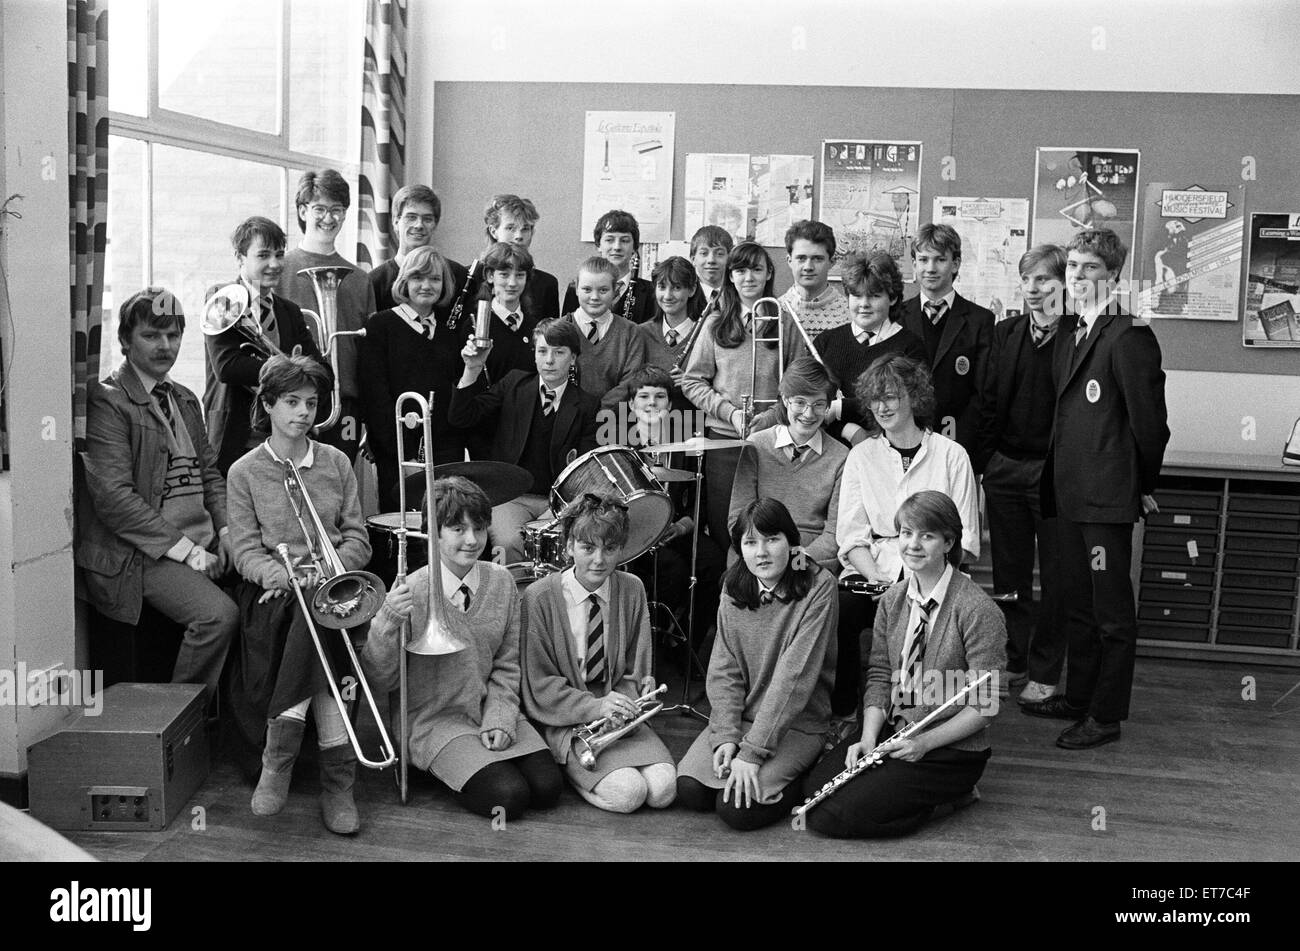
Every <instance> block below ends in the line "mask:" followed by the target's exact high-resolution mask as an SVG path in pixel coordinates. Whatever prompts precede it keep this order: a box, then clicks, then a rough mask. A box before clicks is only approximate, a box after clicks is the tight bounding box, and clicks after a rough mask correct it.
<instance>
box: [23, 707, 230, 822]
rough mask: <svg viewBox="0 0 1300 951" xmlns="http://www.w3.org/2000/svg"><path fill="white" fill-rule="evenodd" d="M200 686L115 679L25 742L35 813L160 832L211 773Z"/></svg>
mask: <svg viewBox="0 0 1300 951" xmlns="http://www.w3.org/2000/svg"><path fill="white" fill-rule="evenodd" d="M203 691H204V688H203V685H202V684H131V683H120V684H114V685H113V686H112V687H109V688H108V689H107V690H105V691H104V693H103V697H102V701H103V705H102V707H101V708H100V711H101V712H100V714H99V716H87V715H86V714H85V713H84V712H83V713H81V714H80V715H79V716H78V717H77V718H76V719H75V720H73V721H72V722H71V723H69V724H68V725H67V726H65V727H64V728H63V729H61V730H59V732H57V733H55V734H53V735H51V736H48V737H46V738H45V739H43V740H40V741H38V742H36V743H33V744H32V745H31V746H29V747H28V748H27V788H28V799H29V801H30V804H31V814H32V817H33V818H35V819H39V820H40V821H41V822H44V823H45V824H46V825H48V826H50V827H51V828H54V829H71V830H82V831H91V832H159V831H161V830H163V829H165V828H167V825H168V824H169V823H170V822H171V821H172V819H174V818H175V817H176V814H177V813H178V812H180V810H181V807H183V806H184V805H185V803H186V802H188V801H189V798H190V797H191V796H193V795H194V792H195V790H197V789H198V788H199V786H200V785H202V783H203V781H204V780H205V779H206V778H207V775H208V768H209V760H208V737H207V731H206V730H205V729H204V723H203Z"/></svg>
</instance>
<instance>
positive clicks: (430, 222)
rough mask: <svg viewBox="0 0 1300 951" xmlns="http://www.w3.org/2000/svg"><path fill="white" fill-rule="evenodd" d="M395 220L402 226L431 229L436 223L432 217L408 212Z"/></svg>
mask: <svg viewBox="0 0 1300 951" xmlns="http://www.w3.org/2000/svg"><path fill="white" fill-rule="evenodd" d="M397 220H398V221H400V222H401V223H402V224H404V225H413V224H422V225H424V226H425V227H426V228H432V227H433V226H434V225H436V224H437V223H438V219H437V218H435V217H433V215H417V214H414V213H413V212H409V211H408V212H406V214H404V215H402V217H400V218H398V219H397Z"/></svg>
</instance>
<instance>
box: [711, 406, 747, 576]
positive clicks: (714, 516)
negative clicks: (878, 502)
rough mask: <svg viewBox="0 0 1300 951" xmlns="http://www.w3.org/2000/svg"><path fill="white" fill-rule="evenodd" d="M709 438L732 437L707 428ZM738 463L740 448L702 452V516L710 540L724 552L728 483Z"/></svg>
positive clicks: (728, 545)
mask: <svg viewBox="0 0 1300 951" xmlns="http://www.w3.org/2000/svg"><path fill="white" fill-rule="evenodd" d="M705 434H706V435H707V436H708V437H709V438H710V439H734V438H735V437H734V436H730V435H728V434H727V433H724V432H721V431H719V430H716V429H706V430H705ZM739 464H740V449H739V448H735V449H713V450H711V451H709V452H706V453H705V454H704V504H705V507H706V511H705V513H704V517H705V519H706V524H707V525H708V528H709V534H710V535H712V536H713V541H714V542H715V543H716V544H717V546H718V547H719V548H721V549H722V552H723V555H724V556H725V555H726V553H727V551H728V550H729V549H730V548H731V534H730V532H728V531H727V513H728V512H729V511H730V509H731V487H732V486H733V485H734V484H735V482H736V466H738V465H739Z"/></svg>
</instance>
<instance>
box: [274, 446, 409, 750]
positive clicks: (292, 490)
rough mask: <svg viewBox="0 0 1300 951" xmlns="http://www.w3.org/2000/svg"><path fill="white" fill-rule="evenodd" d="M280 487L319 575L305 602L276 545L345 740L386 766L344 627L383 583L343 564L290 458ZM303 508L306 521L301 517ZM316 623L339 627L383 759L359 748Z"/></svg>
mask: <svg viewBox="0 0 1300 951" xmlns="http://www.w3.org/2000/svg"><path fill="white" fill-rule="evenodd" d="M284 489H285V492H286V494H288V496H289V504H290V505H291V506H292V507H293V513H294V517H295V518H297V520H298V527H299V528H300V529H302V534H303V538H304V539H305V540H306V542H307V561H308V565H307V567H309V568H310V569H311V570H312V571H313V572H315V574H316V576H317V578H318V579H319V582H318V584H317V586H316V591H315V593H314V594H313V595H312V598H311V601H310V603H309V602H308V600H307V595H306V593H305V592H304V590H303V588H304V585H303V583H302V582H301V581H300V580H299V578H298V568H299V567H300V566H296V565H294V563H293V559H292V558H291V557H290V555H289V546H288V545H286V544H284V543H283V542H281V543H280V544H279V545H277V546H276V549H275V550H276V552H277V553H278V554H279V556H280V560H281V561H283V562H284V566H285V568H286V569H287V570H288V572H289V582H290V584H291V585H292V587H293V590H294V593H295V595H297V598H298V606H299V607H301V608H302V613H303V617H304V618H305V619H306V621H307V631H308V633H309V634H310V635H311V639H312V643H313V644H315V646H316V654H317V656H318V657H319V658H320V662H321V665H322V666H323V667H324V668H325V679H326V681H328V683H329V688H330V692H331V693H332V694H333V695H334V700H335V702H336V703H338V705H339V710H340V711H342V712H343V725H344V727H345V728H346V729H347V733H348V740H349V741H350V742H351V743H352V749H353V751H354V752H355V753H356V756H357V761H358V762H360V763H361V764H363V765H365V766H369V767H370V768H371V769H383V768H384V767H385V766H390V765H392V763H393V762H394V761H395V760H396V759H397V753H396V752H395V751H394V750H393V743H392V740H390V739H389V737H388V731H387V730H385V729H384V722H383V720H382V719H381V718H380V716H379V708H378V706H376V704H375V698H374V695H373V694H372V693H371V692H370V685H369V684H368V683H366V678H365V674H364V673H363V672H362V670H361V663H360V661H358V660H357V653H356V650H355V648H353V646H352V639H351V638H350V637H349V636H348V634H347V628H351V627H356V626H358V625H360V624H365V623H366V622H367V621H369V620H370V619H371V618H373V617H374V616H375V615H376V614H378V613H379V609H380V608H381V607H383V604H384V595H385V594H386V592H385V590H384V583H383V581H381V580H380V579H379V577H378V576H376V575H373V574H371V573H370V572H368V571H348V570H347V569H345V568H344V567H343V562H342V560H340V558H339V554H338V551H337V550H336V549H335V548H334V544H333V543H332V542H331V541H330V540H329V535H328V534H326V532H325V526H324V524H323V523H322V522H321V519H320V515H319V514H317V512H316V506H315V505H314V504H312V500H311V496H310V495H308V494H307V486H306V485H304V484H303V481H302V473H301V472H300V471H299V470H298V466H297V465H296V464H295V463H294V461H293V460H292V459H289V460H287V461H286V462H285V464H284ZM304 509H306V513H307V516H308V518H309V519H310V524H309V523H308V520H307V519H306V518H304V517H303V510H304ZM317 626H319V627H323V628H327V629H330V630H337V631H342V632H343V635H342V636H343V643H344V645H345V646H346V647H347V652H348V658H349V660H350V661H351V664H352V676H355V678H356V681H357V683H358V684H359V685H360V686H361V690H362V692H363V693H364V694H365V696H366V700H367V702H368V703H369V704H370V713H371V715H372V716H373V717H374V720H375V725H376V726H377V727H378V729H379V741H380V745H381V746H382V747H383V754H384V758H383V759H382V760H372V759H368V758H367V757H366V755H365V753H364V752H362V750H361V742H360V741H359V740H358V739H357V734H356V731H355V730H354V729H353V727H352V720H351V718H350V717H349V716H348V715H347V704H346V703H345V702H344V700H343V696H342V694H341V693H340V692H339V688H338V684H337V683H335V680H334V676H333V673H332V671H331V668H330V663H329V658H328V657H327V656H326V654H325V648H324V645H322V644H321V639H320V633H319V632H318V630H317Z"/></svg>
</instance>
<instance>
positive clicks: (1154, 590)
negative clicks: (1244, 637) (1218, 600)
mask: <svg viewBox="0 0 1300 951" xmlns="http://www.w3.org/2000/svg"><path fill="white" fill-rule="evenodd" d="M1277 597H1280V596H1277ZM1141 601H1142V603H1143V604H1146V603H1147V602H1151V603H1152V604H1199V605H1201V606H1203V607H1209V606H1210V605H1211V604H1213V603H1214V589H1213V588H1206V587H1201V588H1198V587H1194V586H1192V585H1185V586H1182V587H1174V586H1170V585H1156V584H1144V585H1143V586H1142V598H1141Z"/></svg>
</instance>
